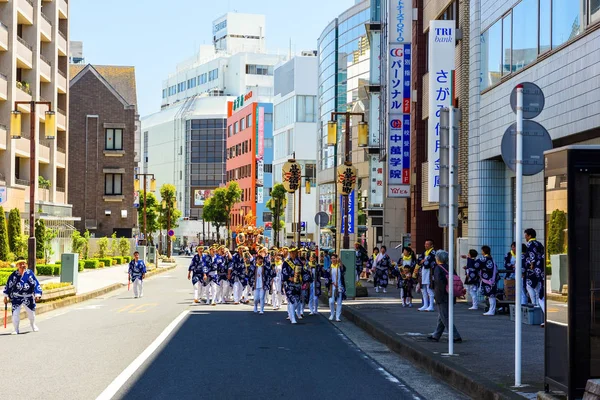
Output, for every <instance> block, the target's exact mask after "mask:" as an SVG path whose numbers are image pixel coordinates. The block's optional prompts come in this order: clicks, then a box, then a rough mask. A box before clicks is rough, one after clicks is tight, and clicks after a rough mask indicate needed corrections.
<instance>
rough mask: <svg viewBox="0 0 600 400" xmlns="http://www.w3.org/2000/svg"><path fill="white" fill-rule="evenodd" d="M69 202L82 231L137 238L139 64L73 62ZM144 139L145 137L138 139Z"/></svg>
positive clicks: (70, 108) (99, 235) (70, 99)
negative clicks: (136, 168) (73, 174)
mask: <svg viewBox="0 0 600 400" xmlns="http://www.w3.org/2000/svg"><path fill="white" fill-rule="evenodd" d="M70 70H71V76H72V79H71V82H70V85H69V88H70V98H69V101H70V107H69V110H70V113H69V126H70V131H69V136H70V137H69V155H70V157H69V169H70V170H71V171H77V179H71V180H70V181H69V194H70V195H69V200H70V201H71V202H72V203H73V213H74V214H75V215H77V216H80V217H81V219H82V220H81V221H79V222H76V223H75V227H76V228H77V229H78V230H79V231H82V232H83V231H86V230H89V231H90V233H91V234H92V235H94V236H96V237H102V236H110V235H112V234H113V232H114V233H116V234H117V236H118V237H128V238H130V237H132V235H133V232H134V228H135V227H136V226H137V210H136V208H135V207H134V184H133V181H134V176H135V172H136V171H135V167H136V163H137V160H136V158H137V157H138V155H137V154H136V149H135V142H136V139H135V137H136V136H138V135H139V126H138V122H139V115H138V113H137V91H136V83H135V68H134V67H127V66H113V65H91V64H88V65H81V64H79V65H73V64H72V65H71V66H70ZM138 142H139V141H138Z"/></svg>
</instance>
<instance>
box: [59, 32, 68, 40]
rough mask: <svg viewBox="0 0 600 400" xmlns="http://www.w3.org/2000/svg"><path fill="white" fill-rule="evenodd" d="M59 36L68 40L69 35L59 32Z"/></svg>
mask: <svg viewBox="0 0 600 400" xmlns="http://www.w3.org/2000/svg"><path fill="white" fill-rule="evenodd" d="M58 34H59V35H60V36H61V37H62V38H63V39H65V40H67V35H65V34H64V33H62V32H61V31H58Z"/></svg>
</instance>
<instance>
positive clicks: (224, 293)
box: [217, 246, 232, 303]
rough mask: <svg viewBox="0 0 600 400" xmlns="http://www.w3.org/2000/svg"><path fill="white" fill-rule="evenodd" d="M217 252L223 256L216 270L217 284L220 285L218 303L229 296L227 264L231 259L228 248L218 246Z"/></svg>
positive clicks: (226, 299) (225, 301)
mask: <svg viewBox="0 0 600 400" xmlns="http://www.w3.org/2000/svg"><path fill="white" fill-rule="evenodd" d="M219 254H220V255H221V257H222V258H223V264H222V265H221V268H220V269H219V270H218V271H217V273H218V274H219V286H220V287H221V298H220V303H227V301H229V298H230V297H231V289H232V288H231V284H230V283H229V265H230V263H231V260H232V256H231V253H230V252H229V249H228V248H227V247H225V246H221V247H219Z"/></svg>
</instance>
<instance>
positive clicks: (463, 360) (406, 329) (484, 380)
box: [343, 280, 551, 399]
mask: <svg viewBox="0 0 600 400" xmlns="http://www.w3.org/2000/svg"><path fill="white" fill-rule="evenodd" d="M361 283H362V285H363V286H366V287H367V288H368V292H369V297H366V298H357V299H356V300H349V301H347V302H345V303H344V308H343V314H344V317H346V318H347V319H348V320H350V321H352V322H354V323H355V324H356V325H358V326H359V327H361V328H362V329H364V330H365V331H367V332H368V333H369V334H371V335H372V336H374V337H375V338H376V339H378V340H379V341H382V342H383V343H385V344H386V345H387V346H388V347H390V348H391V349H392V350H394V351H395V352H397V353H400V354H401V355H402V356H404V357H406V358H408V359H410V360H412V361H413V362H414V363H415V365H417V366H419V367H421V368H422V369H425V370H427V371H428V372H429V373H431V374H432V375H434V376H436V377H438V378H440V379H443V380H445V381H446V382H447V383H449V384H450V385H452V386H454V387H455V388H457V389H458V390H461V391H463V392H464V393H465V394H468V395H469V396H471V397H473V398H477V399H488V398H489V399H496V398H519V397H521V396H523V397H527V398H535V394H536V393H537V392H538V391H541V390H543V377H544V329H542V328H540V326H539V325H525V324H524V325H523V346H522V349H523V353H522V382H523V384H525V385H527V386H525V387H521V388H519V389H518V390H513V389H511V386H513V385H514V362H515V361H514V347H515V339H514V338H515V336H514V332H515V325H514V322H512V321H511V320H510V317H509V316H508V315H496V316H493V317H489V316H483V315H482V314H483V309H480V310H479V311H475V310H468V308H469V307H470V304H467V303H466V302H459V303H457V304H456V305H455V308H454V321H455V324H456V327H457V329H458V331H459V332H460V334H461V336H462V339H463V342H462V343H456V344H455V345H454V353H455V354H458V356H455V357H450V356H444V355H443V354H444V353H447V352H448V337H447V334H446V333H445V334H444V336H443V337H442V339H441V340H440V342H438V343H435V342H430V341H428V340H427V336H429V335H430V334H431V332H433V330H434V329H435V326H436V324H437V318H438V314H437V311H436V312H419V311H417V309H418V308H419V307H420V306H421V299H420V297H421V295H420V294H418V295H417V296H418V297H419V298H418V299H414V300H413V303H414V304H413V308H403V307H402V304H401V300H400V298H399V295H400V291H399V290H398V289H396V288H395V286H394V287H392V286H390V287H388V293H387V294H383V293H375V290H374V288H373V286H372V284H370V283H366V281H364V280H363V281H361ZM549 308H551V307H550V305H549ZM519 395H520V396H519Z"/></svg>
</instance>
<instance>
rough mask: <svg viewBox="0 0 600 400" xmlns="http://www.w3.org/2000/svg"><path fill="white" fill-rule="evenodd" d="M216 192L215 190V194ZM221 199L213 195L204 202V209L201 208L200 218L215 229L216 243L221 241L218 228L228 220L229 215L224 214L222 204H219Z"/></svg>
mask: <svg viewBox="0 0 600 400" xmlns="http://www.w3.org/2000/svg"><path fill="white" fill-rule="evenodd" d="M217 190H219V189H217ZM217 190H215V193H216V191H217ZM222 198H223V196H215V195H213V196H212V197H210V198H208V199H207V200H206V201H205V202H204V207H203V208H202V218H203V219H204V220H205V221H206V222H210V223H211V224H212V225H213V226H214V227H215V228H216V230H217V240H218V241H220V240H221V230H220V228H221V227H222V226H224V225H225V224H226V223H227V221H228V220H229V214H227V213H226V212H225V208H224V207H223V205H222V203H220V201H221V200H222Z"/></svg>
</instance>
